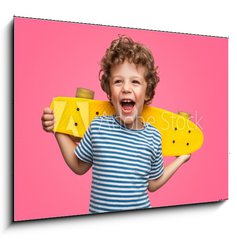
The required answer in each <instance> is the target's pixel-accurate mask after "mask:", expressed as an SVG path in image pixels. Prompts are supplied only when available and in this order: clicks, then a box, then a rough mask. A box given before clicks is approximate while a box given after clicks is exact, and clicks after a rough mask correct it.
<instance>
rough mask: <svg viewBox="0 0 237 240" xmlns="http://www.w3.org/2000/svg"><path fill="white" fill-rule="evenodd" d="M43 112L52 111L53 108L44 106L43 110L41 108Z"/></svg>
mask: <svg viewBox="0 0 237 240" xmlns="http://www.w3.org/2000/svg"><path fill="white" fill-rule="evenodd" d="M43 113H44V114H45V113H46V114H47V113H53V109H51V108H50V107H46V108H44V110H43Z"/></svg>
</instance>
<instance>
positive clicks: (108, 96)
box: [107, 94, 111, 102]
mask: <svg viewBox="0 0 237 240" xmlns="http://www.w3.org/2000/svg"><path fill="white" fill-rule="evenodd" d="M107 98H108V100H109V101H110V102H111V97H110V95H109V94H107Z"/></svg>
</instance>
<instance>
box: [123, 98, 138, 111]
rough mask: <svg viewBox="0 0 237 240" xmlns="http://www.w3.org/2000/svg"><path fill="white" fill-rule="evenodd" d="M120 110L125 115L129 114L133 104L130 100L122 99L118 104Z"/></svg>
mask: <svg viewBox="0 0 237 240" xmlns="http://www.w3.org/2000/svg"><path fill="white" fill-rule="evenodd" d="M120 104H121V106H122V109H123V111H124V112H125V113H130V112H131V111H132V110H133V107H134V105H135V102H134V101H133V100H131V99H123V100H122V101H121V102H120Z"/></svg>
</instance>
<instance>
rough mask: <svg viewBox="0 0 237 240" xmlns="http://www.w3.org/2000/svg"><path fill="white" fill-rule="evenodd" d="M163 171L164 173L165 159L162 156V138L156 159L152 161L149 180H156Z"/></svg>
mask: <svg viewBox="0 0 237 240" xmlns="http://www.w3.org/2000/svg"><path fill="white" fill-rule="evenodd" d="M163 173H164V161H163V157H162V146H161V140H160V141H159V146H158V148H157V151H156V153H155V156H154V159H153V160H152V162H151V171H150V174H149V180H155V179H157V178H159V177H161V176H162V175H163Z"/></svg>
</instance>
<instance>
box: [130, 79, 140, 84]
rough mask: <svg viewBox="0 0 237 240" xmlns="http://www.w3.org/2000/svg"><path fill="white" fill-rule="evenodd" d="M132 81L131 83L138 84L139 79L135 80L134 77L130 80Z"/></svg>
mask: <svg viewBox="0 0 237 240" xmlns="http://www.w3.org/2000/svg"><path fill="white" fill-rule="evenodd" d="M132 83H133V84H140V81H139V80H136V79H134V80H132Z"/></svg>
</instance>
